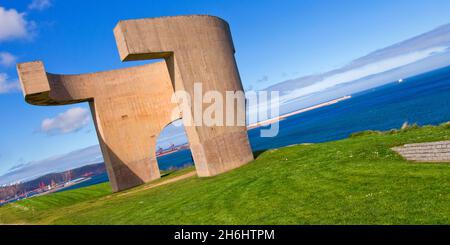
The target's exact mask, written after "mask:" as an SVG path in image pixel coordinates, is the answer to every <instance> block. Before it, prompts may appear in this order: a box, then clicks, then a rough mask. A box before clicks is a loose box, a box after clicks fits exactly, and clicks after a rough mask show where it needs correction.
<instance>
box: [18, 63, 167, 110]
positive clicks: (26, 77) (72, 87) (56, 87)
mask: <svg viewBox="0 0 450 245" xmlns="http://www.w3.org/2000/svg"><path fill="white" fill-rule="evenodd" d="M149 69H150V70H155V72H160V73H161V74H164V73H167V71H166V70H165V69H166V65H165V63H164V62H155V63H151V64H146V65H141V66H135V67H130V68H124V69H117V70H110V71H102V72H94V73H86V74H74V75H64V74H53V73H48V72H46V71H45V68H44V64H43V63H42V62H41V61H32V62H26V63H20V64H17V72H18V74H19V80H20V84H21V87H22V91H23V94H24V96H25V100H26V101H27V102H28V103H30V104H33V105H67V104H75V103H80V102H87V101H91V100H93V98H94V97H95V95H96V94H97V93H101V92H102V91H103V90H102V86H104V84H105V83H107V82H109V81H113V80H117V79H118V78H120V77H121V76H122V77H123V76H128V77H130V76H132V77H137V76H142V75H143V74H145V71H148V70H149Z"/></svg>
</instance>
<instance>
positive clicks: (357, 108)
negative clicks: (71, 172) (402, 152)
mask: <svg viewBox="0 0 450 245" xmlns="http://www.w3.org/2000/svg"><path fill="white" fill-rule="evenodd" d="M351 96H352V97H351V98H350V99H347V100H344V101H341V102H339V103H337V104H333V105H330V106H326V107H321V108H318V109H314V110H311V111H307V112H304V113H301V114H297V115H294V116H291V117H288V118H286V119H285V120H282V121H280V122H279V133H278V135H277V136H276V137H271V138H262V137H260V130H261V129H264V127H263V128H254V129H251V130H249V131H248V135H249V140H250V144H251V146H252V149H253V151H262V150H266V149H272V148H278V147H282V146H287V145H293V144H301V143H319V142H325V141H333V140H339V139H344V138H347V137H349V136H350V135H351V134H352V133H355V132H360V131H364V130H390V129H395V128H397V129H398V128H400V127H401V126H402V125H403V123H405V122H408V123H409V124H414V123H416V124H418V125H430V124H431V125H437V124H440V123H443V122H448V121H450V67H446V68H442V69H438V70H435V71H431V72H428V73H424V74H421V75H418V76H414V77H410V78H404V79H403V81H401V82H399V81H393V82H391V83H388V84H386V85H384V86H380V87H376V88H373V89H369V90H366V91H363V92H360V93H356V94H352V95H351ZM299 109H300V108H299ZM158 164H159V167H160V169H161V170H169V169H176V168H183V167H186V166H189V165H192V164H193V160H192V156H191V152H190V150H189V149H186V150H182V151H178V152H176V153H173V154H170V155H165V156H162V157H159V158H158ZM106 181H108V176H107V175H106V174H103V175H99V176H96V177H94V178H92V179H90V180H88V181H85V182H82V183H80V184H78V185H74V186H71V187H70V188H68V189H76V188H80V187H84V186H89V185H93V184H98V183H102V182H106ZM66 190H67V189H66Z"/></svg>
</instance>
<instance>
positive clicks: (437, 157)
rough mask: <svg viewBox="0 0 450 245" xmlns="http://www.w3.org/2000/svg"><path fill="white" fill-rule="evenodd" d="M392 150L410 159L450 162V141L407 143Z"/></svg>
mask: <svg viewBox="0 0 450 245" xmlns="http://www.w3.org/2000/svg"><path fill="white" fill-rule="evenodd" d="M392 150H394V151H396V152H397V153H399V154H400V155H402V157H404V158H405V159H406V160H408V161H418V162H450V141H438V142H426V143H414V144H406V145H404V146H398V147H393V148H392Z"/></svg>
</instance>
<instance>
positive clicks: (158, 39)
mask: <svg viewBox="0 0 450 245" xmlns="http://www.w3.org/2000/svg"><path fill="white" fill-rule="evenodd" d="M114 36H115V37H116V43H117V48H118V50H119V54H120V58H121V60H122V61H130V60H145V59H155V58H167V57H168V56H170V55H171V54H172V53H173V52H174V51H180V50H192V48H203V47H204V46H203V44H204V43H208V42H211V41H223V42H224V43H226V44H229V45H231V48H232V50H233V53H234V46H233V42H232V37H231V32H230V27H229V25H228V23H227V22H226V21H225V20H223V19H221V18H219V17H216V16H211V15H180V16H167V17H158V18H143V19H132V20H122V21H119V23H118V24H117V25H116V27H115V28H114Z"/></svg>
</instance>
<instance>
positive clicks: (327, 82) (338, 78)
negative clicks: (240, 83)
mask: <svg viewBox="0 0 450 245" xmlns="http://www.w3.org/2000/svg"><path fill="white" fill-rule="evenodd" d="M447 48H448V47H441V46H439V47H431V48H428V49H424V50H419V51H414V52H410V53H406V54H402V55H398V56H394V57H391V58H386V59H383V60H379V61H376V62H373V63H369V64H367V65H363V66H360V67H357V68H355V69H351V70H347V71H344V72H341V73H337V74H334V75H331V76H328V77H324V78H323V79H322V80H321V81H318V82H316V83H314V84H312V85H309V86H306V87H303V88H301V89H296V90H293V91H292V92H290V93H289V94H287V95H286V96H283V98H282V100H283V101H286V100H290V99H295V98H298V97H301V96H304V95H308V94H312V93H316V92H319V91H322V90H325V89H328V88H331V87H334V86H336V85H339V84H343V83H347V82H351V81H355V80H358V79H361V78H364V77H368V76H371V75H375V74H379V73H383V72H386V71H389V70H392V69H395V68H399V67H402V66H405V65H408V64H412V63H414V62H417V61H419V60H422V59H425V58H427V57H430V56H432V55H435V54H439V53H442V52H445V51H446V50H447Z"/></svg>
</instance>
